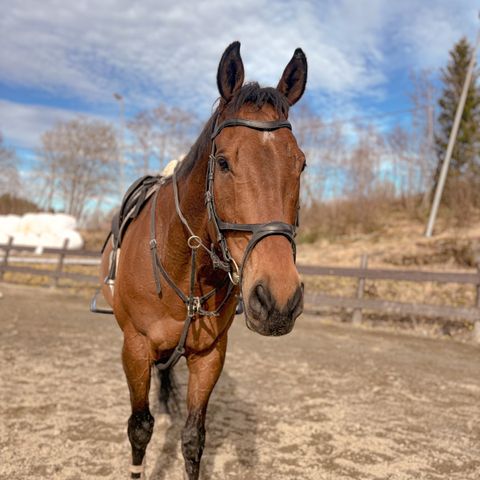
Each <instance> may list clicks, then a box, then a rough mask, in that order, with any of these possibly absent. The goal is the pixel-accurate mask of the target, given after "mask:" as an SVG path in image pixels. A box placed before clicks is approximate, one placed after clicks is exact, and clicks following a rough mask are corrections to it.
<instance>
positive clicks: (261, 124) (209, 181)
mask: <svg viewBox="0 0 480 480" xmlns="http://www.w3.org/2000/svg"><path fill="white" fill-rule="evenodd" d="M227 127H247V128H252V129H254V130H259V131H263V132H271V131H274V130H278V129H280V128H288V129H290V130H291V129H292V126H291V124H290V122H288V121H287V120H276V121H270V122H266V121H254V120H244V119H240V118H233V119H228V120H225V121H223V122H222V123H220V124H218V117H217V120H216V122H215V126H214V129H213V133H212V135H211V140H212V149H211V153H210V156H209V159H208V167H207V177H206V185H205V204H206V207H207V213H208V218H209V221H210V222H212V224H213V226H214V229H215V233H216V242H217V244H218V246H219V247H220V250H221V255H222V257H223V258H222V259H220V258H219V256H218V255H217V253H216V251H215V245H214V244H212V245H211V246H210V248H209V247H208V246H207V245H205V244H204V243H203V241H202V239H201V238H200V237H199V236H198V235H196V234H195V233H194V232H193V230H192V229H191V227H190V225H189V223H188V221H187V219H186V218H185V216H184V215H183V213H182V210H181V208H180V199H179V192H178V183H177V176H176V175H177V169H175V170H174V172H173V175H172V184H173V193H174V200H175V209H176V212H177V215H178V217H179V218H180V220H181V222H182V223H183V225H184V226H185V227H186V229H187V231H188V232H189V237H188V240H187V244H188V247H189V248H190V250H191V267H190V291H189V295H186V294H185V293H184V292H183V291H182V290H181V289H180V288H179V287H178V286H177V285H176V284H175V282H174V281H173V279H172V278H171V277H170V275H169V274H168V273H167V271H166V270H165V268H164V267H163V265H162V262H161V260H160V257H159V255H158V251H157V240H156V221H155V220H156V218H155V206H156V204H157V197H158V192H159V190H158V189H157V190H156V192H155V194H154V195H153V199H152V207H151V214H150V252H151V256H152V266H153V276H154V280H155V285H156V291H157V294H158V295H160V294H161V292H162V287H161V283H160V276H162V277H163V278H164V279H165V281H166V282H167V283H168V285H169V286H170V287H171V288H172V289H173V291H174V292H175V293H176V294H177V296H178V297H179V298H180V299H181V300H182V301H183V303H184V304H185V306H186V309H187V314H186V318H185V323H184V326H183V329H182V333H181V336H180V340H179V342H178V344H177V346H176V347H175V349H174V351H173V352H172V354H171V355H170V357H169V358H168V360H167V361H166V362H165V363H160V362H156V364H157V367H158V368H160V369H166V368H169V367H170V366H172V365H174V364H175V363H176V362H177V361H178V360H179V359H180V357H181V356H182V355H184V354H185V343H186V339H187V334H188V329H189V327H190V324H191V322H192V320H193V318H194V317H195V316H196V315H203V316H218V315H219V312H220V310H221V309H222V307H223V306H224V305H225V304H226V302H227V300H228V299H229V298H230V295H231V294H232V292H233V290H234V287H235V286H237V285H240V291H241V290H242V279H243V270H244V267H245V264H246V261H247V260H248V258H249V256H250V254H251V253H252V250H253V249H254V248H255V246H256V245H257V244H258V243H259V242H260V241H261V240H263V239H264V238H266V237H269V236H271V235H281V236H283V237H286V238H287V239H288V240H289V241H290V243H291V245H292V249H293V257H294V259H295V252H296V247H295V235H296V231H297V227H298V207H297V215H296V219H295V223H294V224H290V223H285V222H282V221H272V222H267V223H229V222H225V221H223V220H222V219H221V218H220V217H219V216H218V214H217V210H216V208H215V197H214V189H213V184H214V177H215V163H216V160H217V157H216V150H217V147H216V144H215V139H216V138H217V136H218V135H219V134H220V132H221V131H222V130H223V129H224V128H227ZM227 231H237V232H250V233H252V236H251V237H250V240H249V241H248V243H247V246H246V248H245V252H244V253H243V258H242V261H241V263H240V266H238V265H237V263H236V262H235V260H234V259H233V257H232V255H231V253H230V250H229V248H228V245H227V240H226V238H225V234H224V232H227ZM199 248H203V249H204V250H205V251H206V252H208V254H209V255H210V258H211V260H212V264H213V267H214V268H219V269H222V270H224V271H225V272H226V273H227V274H228V276H227V277H226V278H225V281H224V282H222V284H221V285H219V286H218V287H216V288H214V289H212V290H210V291H209V292H207V293H206V294H204V295H202V296H200V297H198V296H195V284H196V255H197V250H198V249H199ZM228 279H230V281H229V282H228ZM227 282H228V287H227V291H226V293H225V296H224V297H223V299H222V301H221V302H220V303H219V304H218V306H217V308H216V309H215V310H205V309H203V306H202V305H203V304H204V303H205V302H206V301H207V300H208V299H209V298H211V297H213V296H214V295H215V293H216V292H217V290H218V289H220V288H223V287H224V286H225V285H226V283H227Z"/></svg>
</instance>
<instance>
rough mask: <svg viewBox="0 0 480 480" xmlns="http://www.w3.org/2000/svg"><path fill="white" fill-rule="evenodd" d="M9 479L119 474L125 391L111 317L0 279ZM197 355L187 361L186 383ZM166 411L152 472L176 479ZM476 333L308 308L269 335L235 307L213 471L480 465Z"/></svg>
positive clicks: (414, 475) (408, 475) (295, 475)
mask: <svg viewBox="0 0 480 480" xmlns="http://www.w3.org/2000/svg"><path fill="white" fill-rule="evenodd" d="M0 292H1V293H2V298H0V479H9V480H22V479H52V480H53V479H58V480H60V479H61V480H74V479H75V480H77V479H100V478H101V479H123V478H126V477H127V475H126V469H127V465H128V463H129V445H128V443H127V437H126V422H127V418H128V416H129V404H128V392H127V386H126V383H125V380H124V377H123V372H122V368H121V364H120V348H121V335H120V330H119V329H118V328H117V326H116V324H115V322H114V320H113V318H111V317H109V316H98V315H93V314H90V313H89V312H88V302H87V301H86V300H84V299H82V298H78V297H74V296H69V295H67V294H65V293H64V292H59V291H50V290H48V289H40V288H33V287H20V286H13V285H7V284H0ZM185 373H186V372H185V367H184V365H183V362H182V364H181V365H179V367H178V376H179V379H180V383H181V387H182V392H183V393H184V392H185ZM180 430H181V422H177V423H173V424H171V423H169V422H168V419H167V418H165V417H161V416H160V415H157V421H156V428H155V433H154V437H153V439H152V442H151V443H150V446H149V450H148V453H147V473H148V478H149V479H150V480H164V479H167V478H168V479H170V480H177V479H178V480H180V479H181V478H182V473H181V472H182V457H181V452H180V448H179V438H180ZM479 442H480V347H479V346H478V345H471V344H466V343H459V342H455V341H453V340H448V339H444V340H439V339H429V338H419V337H415V336H412V335H401V334H398V333H393V332H385V331H382V332H380V331H378V330H372V329H369V328H367V327H361V328H354V327H352V326H351V325H346V324H338V323H333V322H330V321H329V320H328V319H321V318H319V317H310V316H307V315H305V316H303V317H302V318H301V319H299V320H298V323H297V326H296V327H295V330H294V332H293V333H292V334H290V335H288V336H286V337H280V338H265V337H261V336H259V335H257V334H254V333H252V332H250V331H249V330H247V328H246V326H245V324H244V322H243V319H242V318H240V317H237V320H236V322H235V323H234V325H233V327H232V330H231V335H230V346H229V352H228V356H227V362H226V366H225V371H224V373H223V375H222V378H221V380H220V381H219V384H218V385H217V387H216V389H215V392H214V394H213V397H212V400H211V402H210V409H209V415H208V422H207V445H206V449H205V453H204V461H203V471H202V477H201V478H202V479H218V480H223V479H235V480H240V479H259V480H262V479H268V480H271V479H275V480H286V479H312V480H323V479H325V480H327V479H328V480H330V479H331V480H333V479H335V480H342V479H361V480H370V479H372V480H373V479H375V480H376V479H396V480H397V479H398V480H399V479H432V480H433V479H459V480H460V479H461V480H470V479H471V480H474V479H475V480H477V479H478V478H480V450H479Z"/></svg>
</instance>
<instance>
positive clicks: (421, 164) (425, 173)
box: [410, 70, 438, 207]
mask: <svg viewBox="0 0 480 480" xmlns="http://www.w3.org/2000/svg"><path fill="white" fill-rule="evenodd" d="M410 78H411V81H412V85H413V90H412V93H411V95H410V101H411V102H412V105H413V114H412V143H413V145H414V150H415V151H416V152H417V154H418V163H417V164H418V176H417V178H418V182H417V186H416V190H417V191H419V192H420V191H423V192H424V194H423V197H422V207H426V206H428V205H429V204H430V199H429V195H430V192H431V190H432V181H433V177H434V172H435V168H436V166H437V157H436V154H435V103H436V99H437V97H438V89H437V88H436V87H435V84H434V82H433V79H432V72H430V71H429V70H422V71H420V72H419V73H413V72H412V73H411V74H410Z"/></svg>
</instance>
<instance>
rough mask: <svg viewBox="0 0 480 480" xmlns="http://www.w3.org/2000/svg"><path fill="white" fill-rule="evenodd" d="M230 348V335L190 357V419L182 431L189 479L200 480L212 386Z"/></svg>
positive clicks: (188, 405) (188, 399)
mask: <svg viewBox="0 0 480 480" xmlns="http://www.w3.org/2000/svg"><path fill="white" fill-rule="evenodd" d="M226 348H227V334H226V333H225V334H224V335H223V337H222V338H220V339H219V340H218V341H217V342H216V343H215V345H214V346H213V348H212V349H210V350H209V351H208V352H206V353H202V354H198V355H193V354H192V355H189V356H188V357H187V365H188V369H189V372H190V375H189V379H188V395H187V408H188V417H187V421H186V423H185V427H184V428H183V432H182V452H183V458H184V459H185V470H186V473H187V477H186V478H187V479H188V480H197V479H198V476H199V473H200V459H201V457H202V453H203V447H204V445H205V415H206V412H207V404H208V400H209V398H210V394H211V393H212V390H213V387H214V386H215V384H216V383H217V380H218V377H219V376H220V373H221V372H222V368H223V363H224V360H225V350H226Z"/></svg>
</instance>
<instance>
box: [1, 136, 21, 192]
mask: <svg viewBox="0 0 480 480" xmlns="http://www.w3.org/2000/svg"><path fill="white" fill-rule="evenodd" d="M17 163H18V159H17V155H16V153H15V150H13V149H12V148H9V147H7V146H6V145H5V143H4V140H3V135H2V132H0V172H1V173H0V195H3V194H5V193H10V194H15V193H17V194H18V190H19V188H20V177H19V174H18V169H17Z"/></svg>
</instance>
